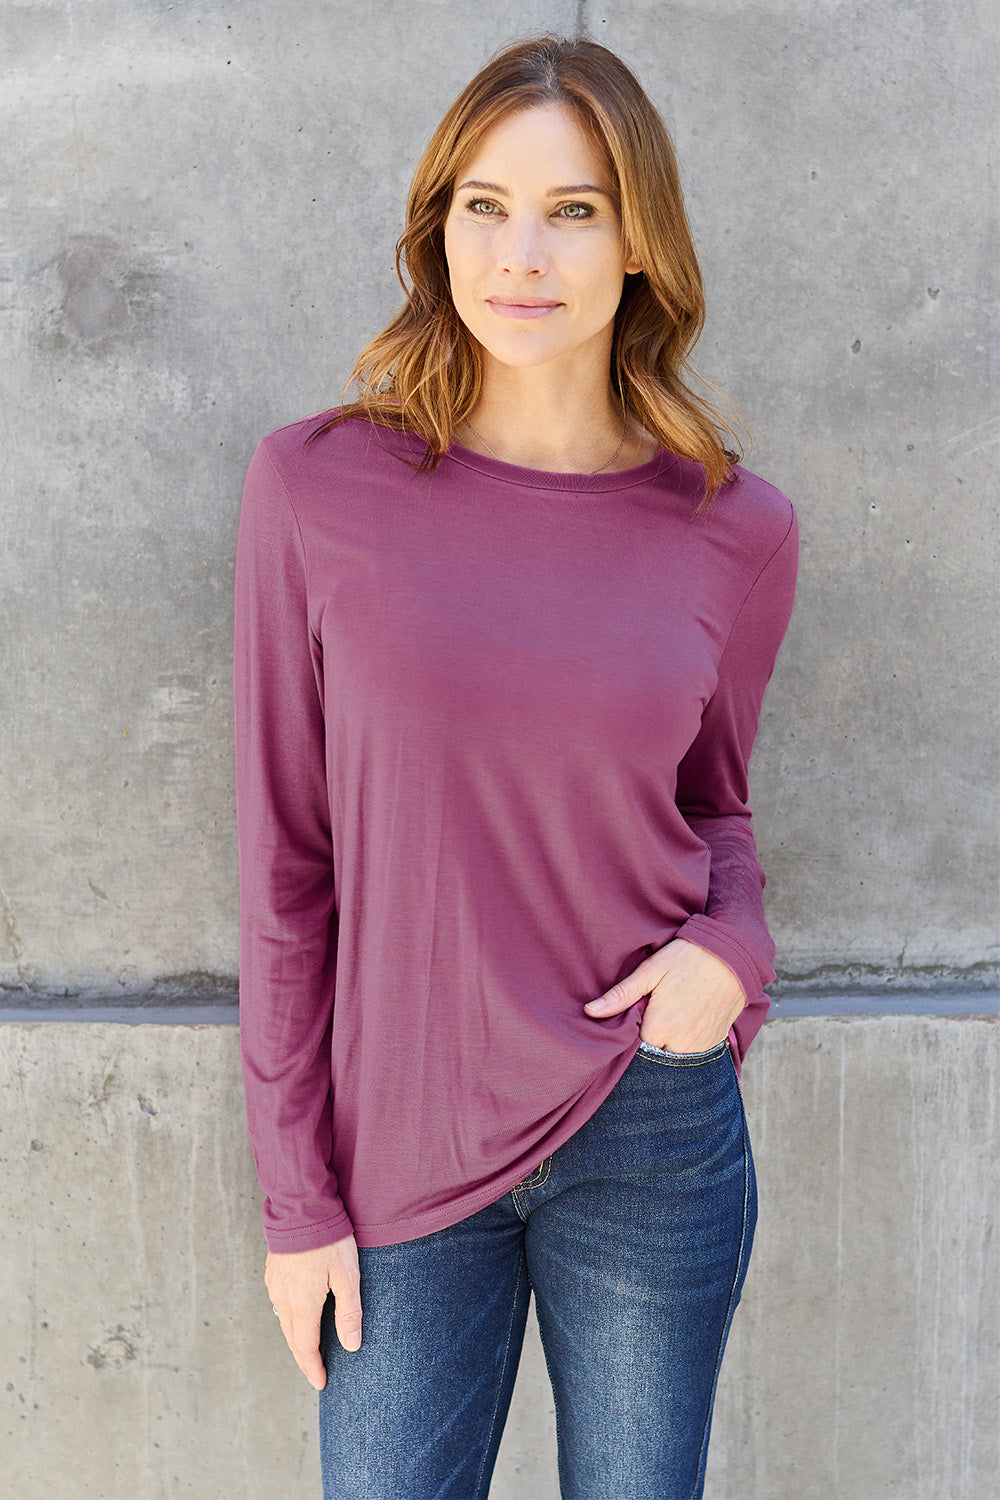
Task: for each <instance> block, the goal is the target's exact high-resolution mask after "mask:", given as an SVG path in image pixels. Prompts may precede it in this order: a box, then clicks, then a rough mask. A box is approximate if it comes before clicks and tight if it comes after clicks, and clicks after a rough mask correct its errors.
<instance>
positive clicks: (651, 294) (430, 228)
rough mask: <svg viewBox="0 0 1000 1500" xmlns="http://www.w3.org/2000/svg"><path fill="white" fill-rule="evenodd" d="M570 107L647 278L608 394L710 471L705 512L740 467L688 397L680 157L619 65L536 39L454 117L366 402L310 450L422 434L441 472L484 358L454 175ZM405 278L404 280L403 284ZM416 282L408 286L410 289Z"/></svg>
mask: <svg viewBox="0 0 1000 1500" xmlns="http://www.w3.org/2000/svg"><path fill="white" fill-rule="evenodd" d="M553 103H558V104H563V105H566V106H567V107H569V108H570V109H572V110H573V111H574V113H575V114H576V115H577V117H578V119H579V121H580V123H581V125H582V126H583V128H584V129H585V130H586V131H587V132H588V133H589V135H590V136H591V137H592V138H593V140H594V141H595V144H596V145H597V147H598V148H599V149H600V150H602V151H603V153H604V155H605V157H606V159H607V163H608V166H609V169H610V171H611V176H612V181H613V185H614V187H615V189H616V192H617V194H618V196H619V203H620V213H621V220H622V231H623V235H624V238H625V243H626V245H627V247H628V249H629V251H630V253H631V254H632V255H634V256H635V258H636V259H637V260H638V261H639V263H640V265H641V266H642V268H643V269H642V271H641V272H639V273H638V274H636V275H630V276H626V278H625V286H624V289H623V291H622V298H621V302H620V303H619V306H618V312H617V314H616V317H615V328H614V342H613V346H612V356H611V371H610V376H611V381H612V385H613V387H614V388H615V390H616V392H617V394H618V395H620V397H621V399H622V401H623V402H624V404H625V406H626V408H627V410H628V411H629V412H630V414H631V415H633V416H634V417H635V418H636V419H637V420H638V421H639V422H640V423H641V424H642V426H643V427H644V428H645V429H646V431H647V432H649V433H650V434H651V435H652V436H653V437H655V438H656V439H657V441H658V442H659V443H660V444H661V445H662V446H663V447H665V448H668V449H670V450H671V451H672V452H674V453H676V454H678V455H679V456H680V457H682V458H689V459H694V460H695V461H696V462H697V463H699V464H701V465H702V466H703V467H704V470H705V495H704V500H703V505H704V504H707V503H708V501H709V500H711V498H712V496H713V495H714V494H715V493H716V491H717V490H718V488H719V486H720V484H722V483H723V482H724V481H725V480H726V479H727V477H728V476H729V474H730V471H731V468H732V465H733V463H734V462H735V461H736V458H737V454H736V452H734V451H731V450H730V449H728V448H727V447H726V446H725V444H724V442H723V438H722V434H723V433H726V434H728V435H729V436H730V437H731V438H733V439H735V438H736V433H735V431H734V429H733V427H732V426H731V425H730V424H729V423H728V422H727V421H726V420H725V419H724V418H722V416H721V415H720V413H719V412H718V411H716V409H715V408H714V407H713V406H711V405H710V404H709V403H708V402H707V401H705V400H703V399H702V398H700V397H699V396H697V395H695V393H694V392H693V391H692V390H691V389H690V388H689V387H688V385H687V384H686V382H685V379H684V371H685V366H686V360H687V356H688V353H689V352H690V350H691V348H692V346H693V345H694V343H695V342H696V340H697V338H698V335H699V334H700V332H701V329H702V325H703V323H704V318H705V300H704V294H703V291H702V282H701V272H700V270H699V268H698V260H697V257H696V255H695V250H694V245H693V243H692V241H691V232H690V229H689V227H688V222H687V215H686V213H685V211H684V199H683V195H682V192H681V185H680V177H679V174H678V170H677V160H676V157H675V155H674V149H673V145H672V144H671V141H670V137H669V135H668V134H667V130H666V127H665V126H664V124H663V121H662V120H661V118H660V116H659V114H658V113H657V111H656V110H655V108H654V107H653V105H652V104H651V103H650V101H649V99H648V98H647V96H646V94H645V93H644V91H643V89H642V87H641V85H640V84H639V82H638V80H637V79H636V78H635V76H634V74H633V73H632V72H631V71H630V70H629V69H628V68H627V67H626V66H625V64H624V63H623V62H622V61H621V59H620V58H618V57H616V56H615V54H614V53H613V52H609V51H608V50H607V48H606V47H601V46H599V45H598V44H597V43H596V42H589V41H571V40H568V39H565V38H562V37H558V36H540V37H531V38H528V39H527V40H525V41H522V42H518V43H516V44H515V45H514V46H512V47H508V48H507V49H506V50H505V51H503V52H501V53H500V54H498V55H497V56H496V57H494V58H493V59H492V61H491V62H489V63H487V65H486V66H485V67H484V68H483V69H482V70H481V71H480V72H479V73H477V74H476V76H475V78H473V80H472V82H471V83H469V84H468V85H467V86H466V88H465V89H463V91H462V93H461V94H460V95H459V96H458V98H457V99H456V100H455V102H454V104H453V105H452V106H451V108H450V109H449V110H448V111H447V113H446V114H445V116H444V118H443V120H442V121H441V123H440V125H439V126H438V127H437V129H436V130H435V132H434V135H433V136H432V138H431V141H430V144H429V145H428V147H427V149H426V151H425V152H424V154H423V156H422V157H421V159H420V162H419V164H418V166H417V169H416V171H415V173H414V174H413V181H412V183H411V184H410V191H409V196H408V199H407V204H406V225H405V228H404V230H403V233H402V235H401V236H400V239H399V242H398V244H397V246H396V273H397V275H398V276H399V280H400V283H401V285H402V287H403V290H404V292H405V293H406V301H405V303H404V304H403V306H402V308H401V309H400V311H399V312H398V313H397V314H396V316H395V317H394V318H393V320H392V322H391V323H390V324H389V325H388V327H387V328H385V329H383V331H382V332H381V333H380V334H378V335H377V336H376V337H375V338H374V339H372V341H371V343H370V344H368V346H367V348H365V349H364V350H362V352H361V354H360V355H359V356H358V359H357V361H356V362H355V365H354V369H353V370H352V372H351V376H350V379H349V381H348V386H350V385H351V384H353V383H355V382H356V383H357V387H358V393H359V394H358V397H357V399H356V400H355V401H353V402H351V403H350V404H349V405H346V406H344V407H342V408H341V409H340V411H339V412H337V413H336V414H335V415H334V416H332V417H330V418H329V419H328V420H327V421H326V422H324V423H323V424H322V425H321V426H320V427H318V428H317V429H316V430H315V432H314V433H313V436H319V434H320V433H321V432H326V431H328V430H329V429H330V428H331V427H334V426H337V425H339V423H340V422H343V421H347V420H348V419H349V418H351V417H367V418H368V419H369V420H371V421H374V422H377V423H379V424H380V425H382V426H385V427H391V428H395V429H397V430H403V431H407V432H414V433H417V434H419V435H420V436H421V437H423V438H424V440H425V442H426V443H427V454H426V456H425V458H424V461H423V464H422V467H425V468H434V467H436V465H437V463H438V462H439V461H440V459H441V458H442V457H443V455H444V453H445V451H446V449H447V447H448V445H449V443H450V442H451V440H452V437H453V435H454V432H455V429H456V428H457V427H458V425H459V423H460V422H461V421H462V420H463V418H465V417H466V416H467V415H468V413H469V412H470V411H471V410H472V409H473V407H474V406H475V404H476V401H477V399H478V397H479V390H480V384H481V380H482V365H481V356H480V351H479V345H478V343H477V342H476V340H475V339H474V338H473V337H472V335H471V334H470V333H469V332H468V330H467V329H466V327H465V325H464V324H463V323H462V321H461V319H460V318H459V316H458V313H457V312H456V311H455V307H454V303H453V302H452V298H451V290H450V287H449V282H448V267H447V263H446V261H445V253H444V223H445V219H446V217H447V214H448V210H449V208H450V205H451V199H452V193H453V188H454V184H455V181H456V176H457V173H458V171H459V169H460V167H461V165H462V163H463V161H465V160H466V159H467V158H468V156H469V155H470V153H472V152H473V151H474V150H475V149H476V147H477V145H478V144H479V142H480V141H481V140H482V138H483V136H484V135H485V134H486V132H487V131H488V130H490V129H491V127H492V126H494V125H495V124H497V122H498V121H499V120H501V119H503V118H505V117H506V116H508V115H510V114H512V113H515V112H517V111H519V110H524V109H528V108H531V107H532V106H537V105H545V104H553ZM404 267H405V271H404ZM407 278H408V279H409V282H410V285H407Z"/></svg>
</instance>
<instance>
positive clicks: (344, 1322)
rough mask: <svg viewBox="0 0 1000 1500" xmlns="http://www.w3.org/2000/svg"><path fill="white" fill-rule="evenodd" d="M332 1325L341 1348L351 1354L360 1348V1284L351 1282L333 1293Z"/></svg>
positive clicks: (354, 1281)
mask: <svg viewBox="0 0 1000 1500" xmlns="http://www.w3.org/2000/svg"><path fill="white" fill-rule="evenodd" d="M333 1323H334V1327H335V1328H336V1330H337V1337H338V1339H339V1340H340V1342H341V1344H342V1345H343V1347H344V1348H345V1349H346V1350H348V1352H349V1353H351V1354H353V1353H354V1352H355V1350H357V1349H360V1348H361V1284H360V1281H356V1280H352V1281H350V1282H348V1283H347V1284H346V1285H344V1286H341V1287H339V1288H338V1290H337V1291H336V1292H335V1293H334V1299H333Z"/></svg>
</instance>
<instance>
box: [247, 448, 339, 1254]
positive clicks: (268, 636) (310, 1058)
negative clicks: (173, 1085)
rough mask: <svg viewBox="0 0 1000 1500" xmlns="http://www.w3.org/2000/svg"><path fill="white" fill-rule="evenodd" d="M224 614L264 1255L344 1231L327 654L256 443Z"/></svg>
mask: <svg viewBox="0 0 1000 1500" xmlns="http://www.w3.org/2000/svg"><path fill="white" fill-rule="evenodd" d="M235 609H236V617H235V637H234V657H233V691H234V700H235V741H236V811H237V829H238V843H239V870H240V1046H241V1056H242V1062H243V1073H244V1082H245V1088H246V1104H247V1122H248V1126H249V1132H250V1140H251V1144H252V1147H253V1153H254V1160H255V1163H256V1167H257V1175H258V1179H259V1181H260V1185H261V1188H262V1190H263V1192H264V1195H265V1202H264V1209H263V1213H264V1225H265V1233H266V1237H267V1242H268V1245H269V1247H270V1248H271V1249H272V1250H282V1251H291V1250H305V1249H311V1248H316V1247H319V1246H321V1245H324V1244H329V1243H332V1242H333V1241H334V1240H337V1239H340V1238H342V1237H343V1236H344V1235H346V1234H349V1233H350V1231H351V1223H350V1220H349V1218H348V1215H347V1213H346V1211H345V1209H344V1207H343V1204H342V1202H341V1199H340V1197H339V1195H338V1191H337V1179H336V1176H335V1174H334V1172H333V1171H332V1169H331V1166H330V1161H331V1154H332V1128H331V1064H330V1033H331V1026H332V1016H333V1000H334V972H335V959H336V947H337V911H336V903H335V888H334V865H333V848H332V838H331V829H330V813H329V799H328V795H327V780H326V756H325V737H324V718H323V704H322V673H323V663H322V653H321V649H320V646H319V642H318V641H317V639H316V638H315V635H314V634H313V632H312V631H311V630H310V623H309V617H308V607H307V588H306V560H305V553H304V549H303V544H302V539H301V536H300V532H299V527H298V523H297V521H296V517H295V514H294V511H293V508H292V504H291V502H290V499H289V496H288V494H287V493H286V491H285V488H284V486H283V484H282V482H281V479H280V477H279V475H278V474H277V472H276V470H275V468H274V466H273V464H272V462H271V460H270V458H269V456H268V454H267V451H266V448H265V446H264V445H263V444H262V445H261V446H260V447H258V449H257V451H256V453H255V454H254V457H253V459H252V461H251V464H250V467H249V470H248V473H247V479H246V487H245V490H244V496H243V509H242V513H241V518H240V530H239V541H238V544H237V553H236V598H235Z"/></svg>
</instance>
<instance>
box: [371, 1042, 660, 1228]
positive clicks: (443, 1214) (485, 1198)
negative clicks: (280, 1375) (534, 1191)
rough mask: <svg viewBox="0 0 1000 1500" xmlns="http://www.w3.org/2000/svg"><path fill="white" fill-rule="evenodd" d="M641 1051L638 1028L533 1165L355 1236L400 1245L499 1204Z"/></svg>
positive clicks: (560, 1143)
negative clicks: (603, 1080) (599, 1085)
mask: <svg viewBox="0 0 1000 1500" xmlns="http://www.w3.org/2000/svg"><path fill="white" fill-rule="evenodd" d="M638 1050H639V1032H638V1028H636V1036H635V1046H634V1047H631V1046H630V1047H629V1048H628V1050H627V1051H625V1052H623V1053H621V1054H620V1055H619V1057H618V1058H617V1059H616V1061H617V1063H618V1064H619V1065H618V1066H617V1067H616V1068H615V1069H614V1070H613V1071H612V1073H611V1075H610V1078H609V1080H608V1081H607V1087H606V1088H602V1089H601V1090H600V1091H599V1092H598V1093H597V1094H596V1095H594V1096H593V1097H592V1099H588V1101H587V1103H588V1105H590V1106H591V1107H589V1108H587V1110H586V1113H583V1112H582V1111H580V1112H578V1111H577V1110H570V1111H569V1113H568V1114H567V1115H566V1116H564V1118H563V1120H562V1121H561V1122H560V1125H559V1128H558V1129H557V1130H554V1131H553V1132H552V1134H551V1136H550V1137H549V1138H548V1139H547V1140H546V1141H544V1142H542V1143H541V1144H540V1145H539V1148H538V1153H540V1154H538V1153H536V1158H535V1160H534V1163H533V1166H529V1167H528V1168H525V1166H524V1164H523V1163H521V1164H520V1165H519V1166H517V1167H514V1168H512V1169H510V1170H509V1171H507V1172H504V1173H503V1174H501V1176H499V1177H497V1178H496V1179H495V1180H494V1181H493V1182H491V1183H490V1185H489V1186H488V1187H485V1188H477V1189H476V1190H475V1191H474V1192H470V1193H465V1194H463V1195H462V1197H460V1198H453V1199H452V1201H451V1202H450V1203H447V1204H442V1205H441V1207H440V1208H436V1209H428V1210H426V1211H425V1212H424V1213H420V1214H413V1215H411V1216H410V1217H408V1218H405V1219H393V1220H391V1221H389V1222H388V1223H385V1222H383V1223H376V1224H368V1225H366V1224H362V1223H356V1224H355V1226H354V1238H355V1240H356V1241H357V1243H358V1244H359V1245H360V1246H365V1247H368V1248H374V1247H376V1246H379V1245H400V1244H404V1243H405V1242H406V1241H407V1240H418V1239H422V1238H423V1236H424V1235H428V1234H436V1233H437V1231H438V1230H440V1229H450V1228H451V1226H452V1225H453V1224H458V1223H459V1222H460V1221H461V1220H462V1219H467V1218H468V1217H469V1216H470V1215H471V1214H474V1213H478V1211H479V1210H480V1209H481V1208H488V1207H489V1205H490V1204H491V1203H497V1202H498V1201H499V1200H500V1199H501V1198H502V1197H503V1196H504V1195H505V1194H506V1193H509V1192H510V1190H511V1188H513V1187H516V1186H517V1184H518V1183H519V1182H523V1181H524V1178H525V1177H526V1176H528V1175H530V1172H531V1171H532V1170H533V1167H537V1165H538V1162H539V1161H544V1160H545V1158H546V1157H548V1156H551V1155H552V1153H553V1151H557V1150H558V1149H559V1147H560V1146H564V1145H565V1144H566V1142H567V1141H568V1140H569V1139H570V1137H571V1136H574V1135H575V1134H576V1132H577V1131H578V1130H579V1129H580V1127H581V1126H582V1125H585V1124H586V1122H587V1121H588V1120H589V1119H590V1118H591V1116H592V1115H594V1114H596V1112H597V1110H598V1109H600V1107H601V1105H602V1104H603V1103H604V1101H605V1100H606V1099H607V1097H608V1095H609V1094H610V1093H611V1091H612V1089H613V1088H614V1087H615V1085H616V1084H617V1083H618V1082H619V1081H620V1079H621V1078H622V1076H623V1074H624V1073H625V1070H626V1069H627V1068H628V1066H629V1064H630V1063H631V1061H632V1059H633V1057H634V1056H635V1054H636V1053H637V1052H638Z"/></svg>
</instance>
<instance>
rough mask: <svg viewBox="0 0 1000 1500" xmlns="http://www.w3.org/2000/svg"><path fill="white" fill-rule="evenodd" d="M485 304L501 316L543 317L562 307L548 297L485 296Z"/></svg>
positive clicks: (559, 303)
mask: <svg viewBox="0 0 1000 1500" xmlns="http://www.w3.org/2000/svg"><path fill="white" fill-rule="evenodd" d="M486 304H487V306H488V307H491V308H492V309H493V311H494V312H495V313H496V314H497V316H498V317H501V318H544V317H546V316H547V314H548V313H551V312H555V310H556V308H557V307H562V303H561V302H556V301H553V300H552V298H549V297H487V299H486Z"/></svg>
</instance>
